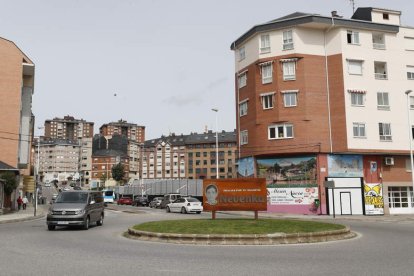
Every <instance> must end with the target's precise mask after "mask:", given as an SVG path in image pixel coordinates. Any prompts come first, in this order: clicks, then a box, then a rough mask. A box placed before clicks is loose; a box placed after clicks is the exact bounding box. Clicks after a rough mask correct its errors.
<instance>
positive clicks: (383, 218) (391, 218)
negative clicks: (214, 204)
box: [217, 211, 414, 222]
mask: <svg viewBox="0 0 414 276" xmlns="http://www.w3.org/2000/svg"><path fill="white" fill-rule="evenodd" d="M217 213H222V214H230V215H231V214H238V215H241V216H245V217H251V218H254V212H253V211H251V212H248V211H234V212H227V211H217ZM259 218H284V219H302V220H323V221H330V222H333V221H336V220H353V221H380V222H402V221H404V222H407V221H411V222H414V214H406V215H377V216H364V215H345V216H341V215H336V216H335V218H333V216H332V215H299V214H287V213H270V212H269V213H268V212H259Z"/></svg>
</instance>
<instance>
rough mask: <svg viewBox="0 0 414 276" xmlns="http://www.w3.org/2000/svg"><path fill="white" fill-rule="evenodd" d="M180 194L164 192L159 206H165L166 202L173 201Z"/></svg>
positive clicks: (162, 207)
mask: <svg viewBox="0 0 414 276" xmlns="http://www.w3.org/2000/svg"><path fill="white" fill-rule="evenodd" d="M180 197H181V195H180V194H166V195H165V196H164V198H163V199H162V201H161V204H160V208H161V209H164V208H166V207H167V204H170V203H171V202H174V201H175V200H176V199H178V198H180Z"/></svg>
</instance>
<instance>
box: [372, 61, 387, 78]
mask: <svg viewBox="0 0 414 276" xmlns="http://www.w3.org/2000/svg"><path fill="white" fill-rule="evenodd" d="M374 72H375V79H377V80H386V79H388V74H387V63H386V62H377V61H376V62H374Z"/></svg>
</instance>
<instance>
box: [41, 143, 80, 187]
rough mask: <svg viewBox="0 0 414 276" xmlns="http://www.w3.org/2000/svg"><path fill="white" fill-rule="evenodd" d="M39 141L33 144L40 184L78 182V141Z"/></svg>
mask: <svg viewBox="0 0 414 276" xmlns="http://www.w3.org/2000/svg"><path fill="white" fill-rule="evenodd" d="M38 143H39V139H37V140H36V143H35V144H34V147H33V151H34V164H35V166H36V167H37V166H38V169H39V175H40V180H41V181H42V182H46V183H49V182H52V181H59V182H63V181H68V180H78V179H79V178H80V172H81V168H80V167H79V165H80V164H81V162H80V157H81V154H80V151H81V145H80V144H79V143H78V141H73V140H63V139H40V144H38Z"/></svg>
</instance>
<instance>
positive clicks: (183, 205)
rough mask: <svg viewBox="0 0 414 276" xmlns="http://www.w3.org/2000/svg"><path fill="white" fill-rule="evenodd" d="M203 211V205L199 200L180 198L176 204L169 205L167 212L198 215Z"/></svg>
mask: <svg viewBox="0 0 414 276" xmlns="http://www.w3.org/2000/svg"><path fill="white" fill-rule="evenodd" d="M202 211H203V205H202V203H201V202H200V200H198V199H197V198H194V197H180V198H179V199H176V200H175V201H174V202H172V203H169V204H167V212H168V213H169V212H177V213H180V212H181V213H183V214H186V213H197V214H200V213H201V212H202Z"/></svg>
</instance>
